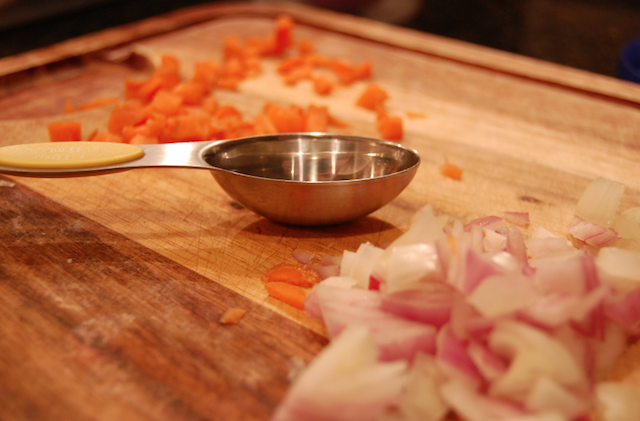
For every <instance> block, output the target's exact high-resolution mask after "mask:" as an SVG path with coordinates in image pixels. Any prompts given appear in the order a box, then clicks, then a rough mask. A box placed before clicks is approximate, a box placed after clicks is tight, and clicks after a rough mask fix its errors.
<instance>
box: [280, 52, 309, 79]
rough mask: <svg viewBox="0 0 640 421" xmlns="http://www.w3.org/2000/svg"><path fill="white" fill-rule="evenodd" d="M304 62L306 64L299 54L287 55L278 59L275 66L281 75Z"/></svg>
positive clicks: (302, 64)
mask: <svg viewBox="0 0 640 421" xmlns="http://www.w3.org/2000/svg"><path fill="white" fill-rule="evenodd" d="M305 64H307V61H306V60H305V59H304V58H302V57H300V56H293V57H287V58H284V59H282V60H280V62H279V63H278V66H277V67H276V71H277V72H278V73H280V74H282V75H286V74H288V73H289V72H291V71H293V70H295V69H297V68H299V67H302V66H304V65H305Z"/></svg>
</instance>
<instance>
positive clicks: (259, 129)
mask: <svg viewBox="0 0 640 421" xmlns="http://www.w3.org/2000/svg"><path fill="white" fill-rule="evenodd" d="M253 130H254V133H255V134H273V133H278V129H276V126H275V125H274V124H273V121H271V119H270V118H269V116H267V115H266V114H263V113H260V114H258V115H256V116H255V117H254V118H253Z"/></svg>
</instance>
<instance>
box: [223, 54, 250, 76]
mask: <svg viewBox="0 0 640 421" xmlns="http://www.w3.org/2000/svg"><path fill="white" fill-rule="evenodd" d="M222 73H223V75H224V76H226V77H232V78H236V79H240V80H242V79H244V77H245V73H246V71H245V66H244V62H243V61H242V60H240V58H238V57H230V58H228V59H227V60H225V62H224V64H223V66H222Z"/></svg>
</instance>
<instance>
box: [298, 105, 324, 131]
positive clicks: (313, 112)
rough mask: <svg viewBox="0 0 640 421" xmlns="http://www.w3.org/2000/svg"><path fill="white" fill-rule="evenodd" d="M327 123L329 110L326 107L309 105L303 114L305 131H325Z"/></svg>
mask: <svg viewBox="0 0 640 421" xmlns="http://www.w3.org/2000/svg"><path fill="white" fill-rule="evenodd" d="M328 125H329V110H328V108H327V107H321V106H317V105H313V104H312V105H309V108H308V109H307V115H306V116H305V122H304V131H305V132H326V131H327V127H328Z"/></svg>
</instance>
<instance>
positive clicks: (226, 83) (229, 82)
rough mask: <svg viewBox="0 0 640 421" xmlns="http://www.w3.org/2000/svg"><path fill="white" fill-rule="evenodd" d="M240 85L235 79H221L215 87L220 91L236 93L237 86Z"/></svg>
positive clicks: (238, 80)
mask: <svg viewBox="0 0 640 421" xmlns="http://www.w3.org/2000/svg"><path fill="white" fill-rule="evenodd" d="M239 84H240V79H238V78H236V77H228V76H227V77H222V78H220V79H218V82H217V83H216V86H217V87H218V88H220V89H225V90H227V91H237V90H238V85H239Z"/></svg>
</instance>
